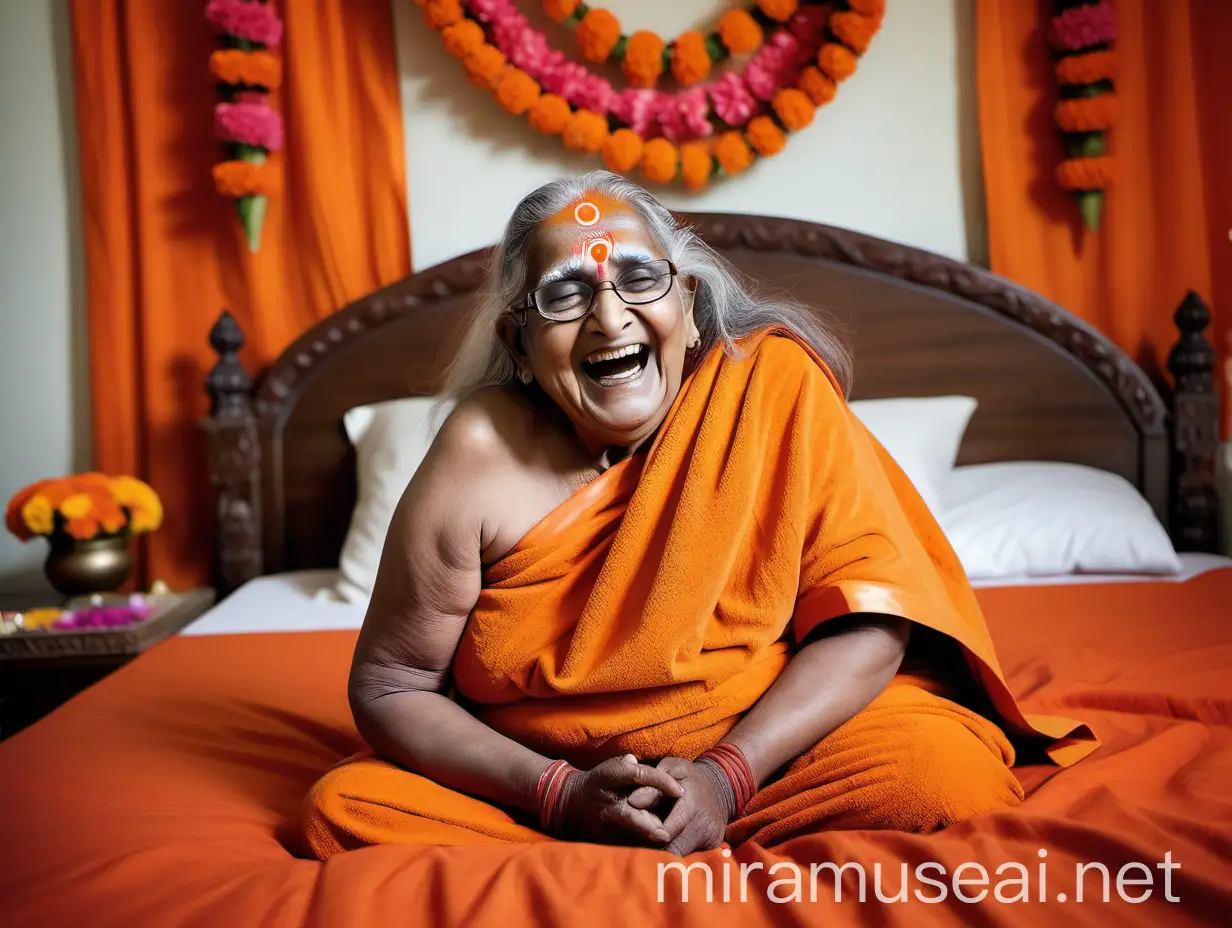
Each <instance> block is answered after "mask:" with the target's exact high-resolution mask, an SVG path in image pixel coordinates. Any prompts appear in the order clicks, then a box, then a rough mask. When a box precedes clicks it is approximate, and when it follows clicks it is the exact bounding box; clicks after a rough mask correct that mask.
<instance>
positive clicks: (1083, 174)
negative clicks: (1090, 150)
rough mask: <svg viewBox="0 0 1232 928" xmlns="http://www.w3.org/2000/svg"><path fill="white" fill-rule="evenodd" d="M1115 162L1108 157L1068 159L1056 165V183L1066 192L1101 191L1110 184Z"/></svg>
mask: <svg viewBox="0 0 1232 928" xmlns="http://www.w3.org/2000/svg"><path fill="white" fill-rule="evenodd" d="M1115 168H1116V162H1115V161H1114V160H1113V159H1112V158H1110V157H1109V156H1108V155H1100V156H1099V157H1096V158H1069V159H1067V160H1065V161H1062V162H1061V163H1060V164H1059V165H1057V183H1058V184H1060V185H1061V186H1062V187H1064V188H1065V189H1066V190H1076V191H1094V190H1103V189H1104V188H1106V187H1107V186H1108V185H1109V184H1110V183H1111V182H1112V177H1113V171H1114V169H1115Z"/></svg>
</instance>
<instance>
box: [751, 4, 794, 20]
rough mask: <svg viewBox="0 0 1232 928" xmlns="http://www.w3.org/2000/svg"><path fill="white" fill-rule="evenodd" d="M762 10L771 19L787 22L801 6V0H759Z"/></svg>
mask: <svg viewBox="0 0 1232 928" xmlns="http://www.w3.org/2000/svg"><path fill="white" fill-rule="evenodd" d="M757 5H758V6H759V7H761V11H762V12H763V13H765V14H766V15H767V16H769V17H770V18H771V19H777V20H778V21H779V22H781V23H782V22H786V21H787V20H789V19H791V15H792V14H793V13H794V12H796V10H797V9H798V8H799V6H800V0H757Z"/></svg>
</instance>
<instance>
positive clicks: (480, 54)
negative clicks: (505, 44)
mask: <svg viewBox="0 0 1232 928" xmlns="http://www.w3.org/2000/svg"><path fill="white" fill-rule="evenodd" d="M462 67H464V68H465V69H466V77H467V79H468V80H469V81H470V82H471V83H472V84H474V85H475V86H476V87H482V88H483V89H484V90H495V89H496V83H497V81H499V80H500V78H501V75H502V74H504V73H505V56H504V55H503V54H501V50H500V49H499V48H497V47H496V46H495V45H488V44H487V43H486V42H485V43H484V44H483V45H480V46H479V47H478V48H477V49H475V50H474V51H473V52H471V53H470V54H469V55H467V56H466V57H465V58H464V59H462Z"/></svg>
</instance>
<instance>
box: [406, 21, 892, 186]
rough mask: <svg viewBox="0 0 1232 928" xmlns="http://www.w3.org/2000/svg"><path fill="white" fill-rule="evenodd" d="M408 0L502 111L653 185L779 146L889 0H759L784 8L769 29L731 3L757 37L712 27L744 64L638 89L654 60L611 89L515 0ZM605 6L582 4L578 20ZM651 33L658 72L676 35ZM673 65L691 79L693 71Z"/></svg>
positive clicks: (715, 172) (702, 176)
mask: <svg viewBox="0 0 1232 928" xmlns="http://www.w3.org/2000/svg"><path fill="white" fill-rule="evenodd" d="M415 2H416V3H417V4H418V5H420V6H422V7H423V8H424V18H425V20H426V21H427V23H428V25H429V26H431V27H432V28H434V29H436V30H439V31H440V34H441V39H442V42H443V43H444V45H445V48H446V50H448V51H449V52H450V54H452V55H454V56H455V57H456V58H458V59H460V60H461V61H462V64H463V68H464V69H465V71H466V74H467V77H468V79H469V80H470V82H471V83H472V84H474V85H476V86H477V87H480V88H482V89H485V90H490V91H492V92H493V93H494V95H495V96H496V99H497V101H498V103H500V105H501V106H502V107H503V108H504V109H506V110H508V111H509V112H511V113H514V114H515V115H526V117H527V120H528V121H529V122H530V125H531V127H532V128H534V129H535V130H537V131H539V132H542V133H545V134H548V135H559V136H561V140H562V142H563V143H564V145H565V147H566V148H569V149H571V150H574V151H580V152H587V153H601V154H602V156H603V160H604V162H605V163H606V165H607V167H608V168H609V169H610V170H612V171H616V172H619V173H628V172H630V171H632V170H633V169H634V168H640V170H641V174H642V176H643V177H644V178H645V179H646V180H649V181H653V182H656V183H668V182H670V181H672V180H674V179H675V178H676V177H677V176H679V177H680V178H681V179H682V180H683V181H684V183H685V185H686V186H687V187H689V188H690V189H700V188H701V187H704V186H705V185H706V184H707V183H708V182H709V181H710V180H711V179H712V178H713V177H716V176H721V175H733V174H738V173H740V172H741V171H743V170H745V169H746V168H747V167H749V165H751V164H752V163H753V161H754V160H755V159H756V158H757V157H758V156H761V157H770V156H773V155H775V154H777V153H778V152H780V151H782V150H783V148H784V147H785V145H786V142H787V133H788V132H796V131H799V130H801V129H803V128H805V127H806V126H808V125H809V124H810V123H811V122H812V120H813V116H814V114H815V111H816V109H817V108H818V107H820V106H823V105H825V104H826V103H828V102H830V100H832V99H833V98H834V95H835V93H836V92H837V87H838V84H839V83H840V82H842V81H844V80H846V79H847V78H848V77H850V76H851V75H852V74H853V73H855V70H856V65H857V59H858V57H859V55H861V54H863V52H864V51H865V50H867V48H868V46H869V43H870V42H871V40H872V37H873V35H874V34H875V33H876V32H877V30H878V29H879V28H880V26H881V22H882V19H883V16H884V13H885V0H845V2H815V0H813V2H809V0H805V2H804V3H798V2H797V0H781V2H780V3H773V2H772V0H765V3H764V4H759V7H758V12H759V15H761V16H763V17H765V16H767V14H766V13H765V9H766V8H767V7H771V8H774V10H775V12H776V13H778V14H779V15H782V16H783V20H782V21H781V22H780V21H775V22H770V21H769V19H767V20H766V22H767V25H768V26H769V28H770V33H769V35H765V34H764V30H763V27H762V24H761V23H760V22H759V21H758V19H757V18H755V17H754V14H753V13H751V12H749V11H743V10H738V11H732V12H735V13H741V14H744V15H745V16H747V17H748V20H749V21H750V22H751V23H752V25H753V27H755V29H756V30H757V35H756V39H755V40H754V38H753V36H751V35H748V34H745V35H742V36H739V37H737V33H739V32H740V31H741V29H740V25H739V24H740V23H743V24H744V25H745V26H747V25H748V22H744V21H743V20H741V19H739V18H729V17H730V16H731V14H730V13H729V14H726V15H725V16H724V17H723V19H722V20H721V21H720V24H719V31H718V34H719V35H720V36H722V34H723V32H724V23H726V32H727V35H728V38H727V39H724V40H722V41H723V48H724V49H726V50H727V51H732V52H734V49H735V48H744V47H747V48H749V50H750V51H753V50H754V49H755V52H754V54H753V55H752V56H751V57H750V58H749V59H748V60H747V62H746V63H745V66H744V69H743V71H729V72H728V73H726V74H724V75H723V76H722V77H721V78H719V79H718V80H716V81H714V82H712V83H710V84H707V85H702V86H689V87H686V89H683V90H680V91H677V92H674V93H669V92H664V91H659V90H655V89H653V88H652V87H650V86H645V83H646V81H647V80H648V79H649V72H650V70H651V68H650V66H649V65H646V66H645V67H644V68H643V67H641V66H640V65H634V66H632V67H633V70H634V72H635V74H636V75H637V82H638V83H641V84H643V86H636V85H635V86H633V87H629V88H626V89H624V90H621V91H617V90H616V89H615V88H614V87H613V86H612V84H611V83H610V82H609V81H608V80H606V79H605V78H603V77H602V76H601V75H597V74H595V73H593V72H592V71H590V69H589V68H587V67H586V66H585V65H583V64H580V63H578V62H575V61H571V60H569V59H568V58H566V57H565V55H564V53H563V52H561V51H559V50H557V49H553V48H552V47H551V46H550V45H549V43H548V40H547V37H546V36H545V35H544V34H543V33H542V32H540V31H538V30H536V29H534V28H533V27H532V26H531V25H530V23H529V21H528V20H527V19H526V17H525V16H523V15H522V13H521V12H520V11H519V10H518V8H517V6H516V4H515V3H514V2H513V0H465V2H463V0H415ZM566 6H568V4H567V3H565V2H563V0H562V3H560V4H558V5H557V6H555V7H554V6H553V5H552V3H551V0H548V12H549V13H555V14H557V15H560V14H561V13H562V12H563V10H564V9H565V7H566ZM788 7H790V8H791V9H790V11H789V10H788ZM580 9H583V6H582V4H580V3H579V4H574V5H573V6H572V8H570V10H569V15H571V16H573V15H576V14H577V12H578V10H580ZM600 12H604V11H600V10H597V9H592V8H585V13H584V15H583V17H582V18H580V19H579V21H578V22H579V28H580V23H581V22H582V21H584V20H585V19H589V18H590V17H591V16H593V15H594V14H596V13H600ZM613 19H614V17H613ZM733 24H736V25H733ZM639 34H640V33H635V34H634V36H630V37H629V39H628V41H626V42H625V45H624V48H623V49H621V57H622V65H625V66H626V67H625V71H626V74H627V73H628V71H629V69H630V68H629V67H627V66H628V63H629V60H630V54H631V53H632V54H633V57H634V58H635V59H638V57H639V54H640V53H639V52H638V51H637V48H638V43H634V42H633V39H634V38H636V37H637V36H638V35H639ZM648 35H650V36H652V38H653V41H650V40H647V41H646V43H645V44H646V47H647V48H648V49H649V48H657V49H658V51H657V52H656V54H657V56H658V57H657V59H656V60H657V61H658V62H659V69H658V70H657V71H655V78H656V79H657V77H658V74H659V73H661V72H662V70H663V69H664V67H667V68H670V67H671V62H672V61H673V59H674V58H676V57H677V56H676V47H677V46H678V45H679V44H680V42H681V39H682V38H683V36H682V37H678V38H677V39H676V40H675V41H674V42H672V43H670V44H669V43H665V42H663V41H662V39H660V38H659V37H658V36H654V35H653V33H648ZM686 35H687V34H686ZM696 35H700V34H696ZM741 39H743V43H742V42H741ZM606 41H610V48H609V49H608V55H611V54H613V50H614V49H616V48H617V46H618V44H619V41H620V33H619V25H618V24H617V26H616V38H615V39H611V30H610V28H609V29H608V30H607V40H606ZM685 41H686V45H687V44H688V43H689V42H692V41H693V40H692V39H686V40H685ZM702 41H703V44H704V45H706V46H707V47H708V48H709V47H710V46H712V45H713V44H714V43H713V42H712V41H711V40H710V39H709V38H705V37H703V39H702ZM631 49H632V50H633V51H632V52H631ZM598 51H599V50H598V48H597V47H596V48H595V49H593V50H592V54H594V55H597V54H598ZM686 54H687V53H686ZM708 54H709V52H708ZM605 57H606V56H605ZM649 57H650V58H653V57H654V56H653V55H649ZM723 57H726V56H725V55H724V56H723ZM710 60H711V61H713V60H715V59H714V58H713V55H711V58H710ZM665 63H666V64H665ZM676 70H682V71H684V72H685V73H684V76H685V77H692V76H693V74H694V72H695V71H696V70H697V69H696V68H695V69H693V70H688V69H685V68H683V66H680V67H678V68H676ZM706 71H707V73H709V69H708V68H707V69H706ZM632 82H633V81H632V80H631V83H632ZM651 83H653V81H651ZM682 83H685V82H683V81H682ZM693 83H694V84H696V83H697V82H696V81H695V82H693Z"/></svg>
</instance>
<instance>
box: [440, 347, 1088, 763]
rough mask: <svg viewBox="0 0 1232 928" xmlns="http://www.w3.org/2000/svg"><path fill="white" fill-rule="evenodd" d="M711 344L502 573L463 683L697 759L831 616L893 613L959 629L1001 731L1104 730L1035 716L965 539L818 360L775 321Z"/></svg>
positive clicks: (1074, 735) (496, 723) (548, 746)
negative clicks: (635, 439) (640, 442)
mask: <svg viewBox="0 0 1232 928" xmlns="http://www.w3.org/2000/svg"><path fill="white" fill-rule="evenodd" d="M746 351H747V355H746V357H745V358H744V359H742V360H734V359H732V358H730V357H728V356H727V355H725V354H724V353H722V352H721V351H718V350H716V351H715V352H713V353H712V354H711V355H710V357H709V358H707V359H706V360H705V361H704V363H703V364H702V365H701V367H700V368H699V369H698V370H697V371H696V372H695V373H694V374H693V375H692V377H691V378H690V379H689V380H688V381H687V382H686V384H685V386H684V387H683V388H682V390H681V392H680V396H679V397H678V398H677V400H676V403H675V405H674V406H673V408H672V410H671V411H670V412H669V414H668V418H667V420H666V422H665V424H664V426H663V428H662V429H661V430H660V433H659V435H658V436H657V437H656V439H655V441H654V443H653V445H652V447H651V449H650V451H649V454H648V455H644V456H635V457H632V458H629V459H627V460H626V461H624V462H623V463H621V464H619V465H617V466H616V467H614V468H612V469H611V470H609V471H607V472H606V473H605V474H604V475H603V476H601V477H600V478H599V479H598V480H596V481H595V482H594V483H592V484H591V485H590V486H588V487H587V488H586V489H585V490H583V491H582V492H580V493H578V494H576V495H574V496H573V497H571V498H570V499H569V500H567V501H566V502H565V503H563V504H562V505H561V506H559V507H558V508H557V509H556V510H554V511H553V512H552V513H551V514H549V515H548V517H547V518H546V519H544V520H543V521H542V522H541V523H540V524H539V525H537V526H536V527H535V528H534V529H532V530H531V532H530V533H529V534H528V535H527V536H526V537H525V538H524V539H523V540H522V541H521V542H520V543H519V545H518V546H517V548H516V549H515V550H514V551H513V552H511V553H510V554H509V555H508V556H506V557H505V558H504V559H503V560H501V561H500V562H499V563H497V564H496V565H494V566H493V567H492V568H491V569H490V570H489V572H488V575H487V577H486V582H485V584H484V590H483V593H482V594H481V596H480V599H479V603H478V605H477V606H476V608H475V610H474V613H473V614H472V616H471V619H470V622H469V623H468V625H467V629H466V632H465V634H464V635H463V637H462V641H461V643H460V645H459V648H458V653H457V657H456V660H455V665H454V674H455V682H456V684H457V688H458V691H459V693H460V694H461V696H462V697H464V698H465V699H466V700H469V701H470V702H471V703H473V704H474V707H475V709H476V712H477V714H478V715H479V717H480V718H482V719H483V720H484V721H485V722H487V723H488V724H489V725H491V726H492V727H494V728H496V729H497V730H498V731H501V732H503V733H504V734H506V735H508V736H509V737H511V738H513V739H514V740H517V741H519V742H521V743H523V744H526V745H528V746H530V747H533V748H536V749H538V750H541V751H542V752H543V753H545V754H547V755H548V756H552V757H560V756H563V757H566V758H568V759H569V760H571V761H573V762H575V763H580V764H585V765H586V766H590V765H592V764H593V763H595V762H597V761H599V760H603V759H606V758H608V757H613V756H615V755H617V754H621V753H626V752H628V753H632V754H635V755H637V756H638V757H640V758H658V757H663V756H665V755H667V754H675V755H677V756H683V757H694V756H696V755H697V754H699V753H701V752H702V751H704V750H706V749H707V748H709V747H711V746H713V745H714V744H715V743H716V742H717V741H719V740H720V739H721V738H722V736H723V735H724V734H725V733H726V732H727V730H728V729H729V728H730V727H731V726H732V725H733V724H735V721H736V720H737V718H738V716H739V715H740V714H741V713H743V712H745V711H746V710H747V709H748V708H749V707H750V706H752V705H753V703H755V702H756V701H757V700H758V699H759V698H760V697H761V695H762V694H763V693H764V692H765V691H766V689H768V688H769V686H770V684H771V683H773V681H774V680H775V679H776V678H777V676H778V674H779V673H780V672H781V670H782V669H783V667H784V666H785V665H786V663H787V661H788V659H789V642H788V640H787V638H788V637H794V638H795V639H796V640H797V641H799V640H802V639H803V638H804V637H805V636H806V635H807V634H808V633H809V632H810V631H812V630H813V629H814V628H815V627H817V626H818V625H820V624H821V623H823V622H825V621H826V620H828V619H831V618H834V617H836V616H841V615H845V614H849V613H853V612H879V613H888V614H890V615H899V616H903V617H905V618H908V619H912V620H914V621H915V622H918V623H920V624H922V625H925V626H928V627H930V628H932V629H935V630H936V631H938V632H941V633H942V634H944V635H947V636H950V637H952V638H954V639H955V640H957V641H958V642H959V643H960V644H961V645H962V646H963V647H964V648H965V649H966V651H967V652H968V654H969V655H970V657H971V659H972V660H971V663H972V667H973V669H974V670H975V672H976V674H977V676H978V679H979V680H980V681H981V682H982V683H983V684H984V686H985V687H986V688H987V691H988V695H989V696H990V697H991V699H992V702H993V704H994V705H995V707H996V709H997V710H998V712H999V713H1000V715H1001V717H1002V720H1003V722H1004V723H1005V725H1006V727H1007V728H1008V729H1009V731H1011V732H1013V733H1014V734H1015V735H1018V736H1023V737H1027V738H1030V737H1041V738H1044V739H1046V740H1047V742H1048V747H1049V750H1050V751H1051V753H1052V756H1053V758H1054V759H1055V760H1057V761H1058V762H1061V763H1066V762H1072V761H1073V760H1076V759H1077V758H1078V757H1079V756H1081V755H1082V754H1084V753H1086V752H1088V751H1089V750H1091V748H1092V747H1093V746H1094V742H1093V739H1092V738H1091V736H1090V733H1089V732H1088V731H1087V730H1086V729H1085V728H1084V727H1082V726H1079V725H1078V724H1077V723H1074V722H1069V721H1066V720H1062V719H1055V718H1043V717H1035V718H1031V719H1027V718H1025V717H1024V716H1023V714H1022V713H1021V712H1020V711H1019V709H1018V707H1017V706H1016V704H1015V703H1014V700H1013V698H1012V697H1011V696H1010V693H1009V690H1008V689H1007V688H1006V686H1005V681H1004V679H1003V678H1002V676H1001V670H1000V667H999V665H998V663H997V658H996V655H995V653H994V651H993V646H992V641H991V638H990V637H989V634H988V629H987V627H986V626H985V624H984V618H983V615H982V614H981V612H980V608H979V605H978V603H977V602H976V600H975V597H974V595H973V594H972V592H971V588H970V586H969V585H968V584H967V580H966V576H965V574H964V573H963V570H962V566H961V565H960V564H959V562H958V559H957V557H956V556H955V555H954V553H953V551H952V550H951V548H950V547H949V544H948V543H947V542H946V540H945V537H944V536H943V535H942V533H941V531H940V529H939V528H938V527H937V524H936V522H935V521H934V520H933V517H932V515H931V514H930V513H929V511H928V509H927V507H926V506H925V505H924V503H923V502H922V501H921V499H920V496H919V494H918V493H916V492H915V489H914V488H913V487H912V485H911V483H910V482H909V481H908V480H907V479H906V477H905V476H904V475H903V473H902V471H901V470H900V469H899V468H898V467H897V466H896V465H895V463H894V461H893V459H892V458H891V457H890V456H889V455H888V454H887V453H886V452H885V450H884V449H883V448H882V447H881V446H880V445H879V444H878V443H877V441H876V440H875V439H874V438H873V437H872V435H871V434H870V433H869V432H868V431H867V429H865V428H864V426H863V425H862V424H861V423H860V420H859V419H857V418H856V417H855V415H854V414H853V413H852V412H851V411H850V409H849V408H848V407H847V405H846V403H845V402H844V401H843V399H842V396H841V394H840V392H839V390H838V388H837V386H836V385H835V383H834V381H833V380H832V378H831V377H830V375H829V372H828V371H827V370H826V369H825V367H824V366H823V365H822V363H821V362H820V361H819V360H818V359H817V358H816V357H815V356H814V355H813V354H812V353H811V351H809V350H808V349H807V348H806V347H804V346H803V345H802V344H801V343H799V342H797V341H796V340H794V339H793V338H788V337H784V336H779V335H769V336H767V337H764V338H763V339H761V340H760V341H758V342H756V343H754V344H751V345H749V346H746Z"/></svg>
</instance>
